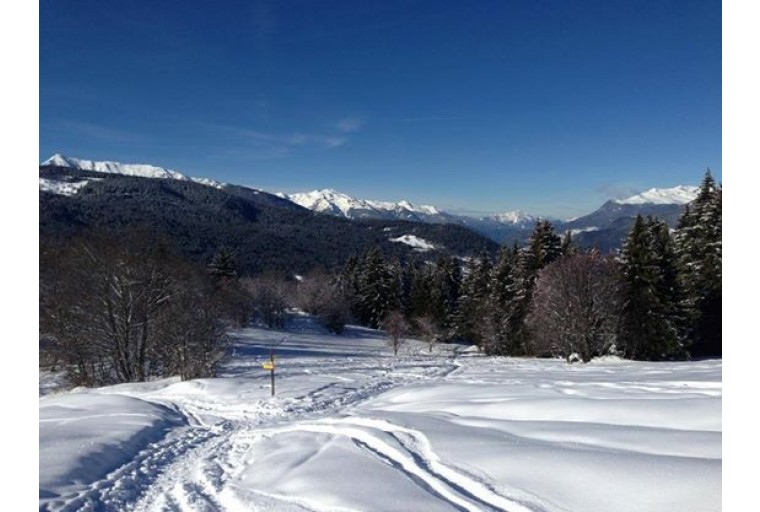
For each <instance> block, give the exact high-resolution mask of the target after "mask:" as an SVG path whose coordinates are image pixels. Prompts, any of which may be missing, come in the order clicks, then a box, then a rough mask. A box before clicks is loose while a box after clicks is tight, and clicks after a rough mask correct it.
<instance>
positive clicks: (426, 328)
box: [412, 315, 441, 352]
mask: <svg viewBox="0 0 760 512" xmlns="http://www.w3.org/2000/svg"><path fill="white" fill-rule="evenodd" d="M412 326H413V328H414V332H415V334H417V335H418V336H419V337H420V338H422V340H423V341H424V342H425V343H427V344H428V350H429V351H430V352H432V351H433V345H435V344H436V343H437V342H438V340H439V339H440V336H441V333H440V330H439V329H438V327H437V326H436V324H435V320H433V317H432V316H430V315H424V316H418V317H415V318H413V319H412Z"/></svg>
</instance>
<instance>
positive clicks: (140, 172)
mask: <svg viewBox="0 0 760 512" xmlns="http://www.w3.org/2000/svg"><path fill="white" fill-rule="evenodd" d="M40 165H54V166H57V167H69V168H72V169H79V170H82V171H92V172H99V173H104V174H121V175H124V176H135V177H140V178H160V179H172V180H181V181H188V180H190V181H194V182H196V183H200V184H202V185H208V186H210V187H216V188H221V187H223V186H224V185H225V184H224V183H220V182H218V181H214V180H211V179H208V178H190V177H188V176H185V175H184V174H182V173H181V172H177V171H173V170H171V169H165V168H163V167H156V166H155V165H147V164H123V163H120V162H108V161H106V162H95V161H93V160H83V159H81V158H72V157H68V156H64V155H61V154H60V153H56V154H54V155H53V156H51V157H50V158H48V159H47V160H45V161H44V162H42V163H41V164H40Z"/></svg>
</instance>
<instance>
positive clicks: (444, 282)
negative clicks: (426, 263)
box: [430, 256, 462, 337]
mask: <svg viewBox="0 0 760 512" xmlns="http://www.w3.org/2000/svg"><path fill="white" fill-rule="evenodd" d="M461 284H462V271H461V268H460V266H459V263H458V262H457V260H456V259H455V258H453V257H452V256H442V257H441V258H439V259H438V263H437V264H436V268H435V272H434V274H433V282H432V288H431V290H430V302H431V311H430V313H431V316H432V317H433V321H434V322H435V325H436V328H438V329H439V330H440V331H441V332H443V333H448V334H447V335H445V336H446V337H449V336H450V335H451V333H450V330H451V327H452V325H453V323H454V322H453V320H454V312H455V311H456V306H457V300H458V299H459V293H460V287H461Z"/></svg>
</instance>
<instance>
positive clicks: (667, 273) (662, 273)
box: [619, 215, 681, 360]
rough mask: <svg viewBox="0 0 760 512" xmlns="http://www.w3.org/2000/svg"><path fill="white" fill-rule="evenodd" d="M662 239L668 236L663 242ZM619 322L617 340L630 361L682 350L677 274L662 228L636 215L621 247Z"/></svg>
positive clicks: (659, 224)
mask: <svg viewBox="0 0 760 512" xmlns="http://www.w3.org/2000/svg"><path fill="white" fill-rule="evenodd" d="M665 237H667V238H665ZM622 262H623V281H624V282H623V311H622V314H623V319H622V322H621V330H620V336H619V341H620V344H621V347H619V348H621V349H622V350H623V351H624V353H625V355H626V356H627V357H629V358H631V359H643V360H658V359H667V358H670V357H673V356H675V355H677V354H678V353H679V352H680V349H681V343H680V338H679V330H678V314H677V307H678V304H677V301H678V299H677V297H678V291H677V289H675V288H674V287H675V286H676V284H675V283H674V276H675V275H676V269H675V266H674V265H675V261H674V257H673V250H672V241H670V234H669V233H668V228H667V225H665V224H664V223H661V222H660V221H657V220H654V219H652V218H649V219H648V221H646V222H645V221H644V219H643V218H642V217H641V215H638V216H637V217H636V221H635V223H634V225H633V228H632V229H631V232H630V234H629V235H628V239H627V240H626V242H625V245H624V246H623V251H622Z"/></svg>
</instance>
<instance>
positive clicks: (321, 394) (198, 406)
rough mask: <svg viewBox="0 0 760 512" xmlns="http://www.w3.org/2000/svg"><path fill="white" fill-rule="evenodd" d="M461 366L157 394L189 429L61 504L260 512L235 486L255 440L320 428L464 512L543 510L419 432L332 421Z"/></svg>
mask: <svg viewBox="0 0 760 512" xmlns="http://www.w3.org/2000/svg"><path fill="white" fill-rule="evenodd" d="M458 369H459V363H457V362H455V361H452V360H450V361H447V363H445V364H440V362H437V364H429V363H424V362H420V361H408V362H403V361H401V362H398V363H396V362H394V363H392V365H391V366H390V368H389V370H388V371H385V372H382V373H375V374H374V375H373V376H372V377H369V378H367V379H366V380H363V381H360V382H356V381H345V379H341V380H339V381H338V382H335V383H332V384H328V385H325V386H322V387H320V388H316V389H314V390H311V391H309V392H308V393H306V394H304V395H302V396H298V397H295V398H284V399H273V400H268V401H264V402H262V403H259V404H245V405H241V404H223V403H215V402H209V401H203V400H198V399H193V400H189V399H188V397H187V396H185V397H181V398H180V397H175V398H176V401H175V400H174V399H172V397H166V396H164V397H162V398H161V399H156V401H158V402H161V403H164V404H166V405H171V406H174V407H176V408H177V409H178V410H179V411H181V412H182V413H183V414H184V415H185V417H186V419H187V422H188V424H189V426H187V427H183V428H180V429H177V430H175V431H173V432H171V433H170V434H169V435H167V437H166V438H164V439H163V440H162V441H160V442H157V443H153V444H151V445H149V446H148V447H147V448H146V449H145V450H143V451H142V452H140V453H139V454H138V456H137V457H136V458H135V459H134V460H133V461H130V462H129V463H128V464H126V465H124V466H122V467H120V468H119V469H117V470H115V471H114V472H112V473H111V474H109V475H108V476H107V478H106V479H104V480H102V481H100V482H96V483H95V484H93V485H92V486H90V488H89V489H87V490H86V491H84V492H82V493H81V494H80V495H78V496H70V497H68V499H67V500H66V503H65V504H64V505H63V506H62V507H60V508H59V507H53V508H55V509H57V510H63V511H66V512H73V511H85V510H87V511H99V510H106V511H110V510H133V511H136V512H149V511H150V512H153V511H166V510H169V511H198V512H201V511H203V512H205V511H217V510H220V511H223V510H257V509H258V508H259V507H257V503H251V502H248V501H246V502H245V503H243V502H241V501H240V500H239V498H238V497H237V496H236V494H235V492H234V481H235V480H236V479H237V478H238V477H239V476H240V475H241V474H242V473H243V472H244V471H245V470H246V469H247V468H248V467H249V466H250V465H251V464H255V462H256V461H255V460H253V458H252V456H251V455H250V452H251V449H252V447H253V446H254V444H255V443H256V442H257V441H259V440H261V439H264V438H266V437H269V436H272V435H277V434H279V433H286V432H314V433H325V434H329V435H334V436H344V437H347V438H349V439H351V441H352V442H354V443H355V444H356V445H357V446H359V447H360V448H361V449H362V450H364V451H365V452H366V453H368V454H369V455H370V456H372V457H377V458H379V459H380V460H382V461H383V462H385V463H387V464H389V465H390V466H392V467H394V468H396V469H398V470H399V471H402V472H403V473H404V474H405V475H406V476H408V477H409V478H411V479H412V480H413V481H414V482H416V483H417V484H418V485H420V486H421V487H422V488H424V489H425V490H426V491H428V492H430V493H431V494H433V495H434V496H436V497H437V498H439V499H442V500H445V501H446V502H448V503H450V504H451V505H452V506H453V507H454V508H456V509H458V510H462V511H468V512H470V511H481V510H482V511H494V510H496V511H513V512H524V511H536V510H540V508H538V507H536V506H535V505H533V506H531V507H528V506H527V505H526V504H525V503H524V502H525V501H526V500H525V499H523V500H520V499H517V498H514V497H513V498H507V497H505V496H502V495H501V494H499V493H497V492H496V491H495V490H494V489H493V488H492V486H490V485H489V484H488V483H487V482H486V481H484V480H483V479H479V478H477V477H474V476H471V475H468V474H466V473H464V472H463V471H461V470H455V469H453V468H451V467H450V466H448V465H446V464H444V463H443V462H442V461H441V459H440V458H439V456H438V455H437V454H436V453H435V452H434V451H433V448H432V446H431V444H430V442H429V441H428V439H427V438H426V437H425V436H424V435H423V434H422V433H421V432H419V431H416V430H413V429H410V428H406V427H402V426H398V425H395V424H392V423H390V422H387V421H384V420H378V419H370V418H363V417H358V416H345V417H342V418H338V419H334V418H324V416H326V415H327V414H329V413H337V412H340V413H341V414H347V413H348V414H350V413H349V411H350V410H351V409H353V408H354V407H355V406H357V405H359V404H360V403H362V402H364V401H366V400H368V399H370V398H373V397H376V396H378V395H380V394H381V393H384V392H385V391H388V390H390V389H392V388H395V387H398V386H401V385H407V384H414V383H416V382H420V381H421V380H422V381H430V380H438V379H444V378H446V377H447V376H448V375H449V374H451V373H452V372H455V371H456V370H458ZM320 417H321V418H323V419H320ZM230 484H232V485H230ZM254 494H255V495H256V496H258V497H259V498H260V501H261V503H260V505H261V506H262V507H263V508H262V510H280V509H282V507H284V508H288V509H290V508H297V509H300V510H304V509H314V510H318V509H319V506H318V505H317V504H307V503H303V502H294V501H293V498H292V497H287V496H275V495H268V494H265V493H261V492H255V493H254ZM258 501H259V500H257V502H258ZM277 503H279V504H280V505H281V507H278V506H277Z"/></svg>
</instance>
